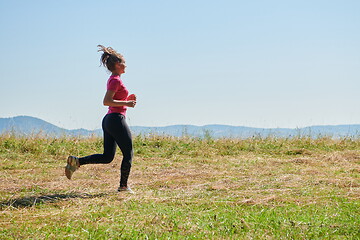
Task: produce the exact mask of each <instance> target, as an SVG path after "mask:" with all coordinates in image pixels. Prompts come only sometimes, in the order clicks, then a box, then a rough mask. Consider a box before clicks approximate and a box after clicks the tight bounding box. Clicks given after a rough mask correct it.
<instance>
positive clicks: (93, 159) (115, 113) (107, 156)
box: [65, 45, 136, 192]
mask: <svg viewBox="0 0 360 240" xmlns="http://www.w3.org/2000/svg"><path fill="white" fill-rule="evenodd" d="M98 47H99V50H98V52H103V53H102V55H101V64H102V65H104V66H106V67H107V69H108V70H109V71H110V72H111V73H112V74H111V76H110V78H109V80H108V81H107V91H106V94H105V97H104V101H103V104H104V105H105V106H108V107H109V110H108V113H107V114H106V115H105V117H104V118H103V121H102V129H103V132H104V153H103V154H94V155H90V156H86V157H81V158H78V157H74V156H69V157H68V159H67V165H66V167H65V175H66V177H67V178H68V179H71V176H72V174H73V173H74V172H75V171H76V170H77V169H78V168H79V167H80V166H81V165H84V164H98V163H103V164H106V163H110V162H112V160H113V159H114V156H115V152H116V144H117V145H118V146H119V147H120V149H121V152H122V154H123V160H122V163H121V176H120V187H119V188H118V191H119V192H120V191H129V192H132V191H131V189H130V187H129V186H128V178H129V174H130V168H131V163H132V158H133V147H132V139H131V133H130V129H129V127H128V125H127V124H126V122H125V115H126V109H127V107H132V108H133V107H135V105H136V96H135V95H134V94H131V95H128V94H129V92H128V90H127V89H126V87H125V86H124V84H123V82H122V81H121V78H120V77H121V74H123V73H125V68H126V65H125V59H124V57H123V56H122V55H121V54H119V53H117V52H116V51H115V50H114V49H112V48H111V47H107V48H106V47H104V46H102V45H98Z"/></svg>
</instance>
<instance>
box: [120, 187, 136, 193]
mask: <svg viewBox="0 0 360 240" xmlns="http://www.w3.org/2000/svg"><path fill="white" fill-rule="evenodd" d="M118 192H127V193H131V194H133V193H134V192H133V190H131V188H129V187H119V188H118Z"/></svg>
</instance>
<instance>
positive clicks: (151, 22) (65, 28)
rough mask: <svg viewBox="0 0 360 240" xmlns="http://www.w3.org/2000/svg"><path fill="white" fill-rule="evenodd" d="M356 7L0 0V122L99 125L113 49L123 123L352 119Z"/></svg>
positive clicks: (276, 123)
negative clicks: (106, 63)
mask: <svg viewBox="0 0 360 240" xmlns="http://www.w3.org/2000/svg"><path fill="white" fill-rule="evenodd" d="M359 12H360V1H355V0H353V1H350V0H343V1H340V0H338V1H331V0H311V1H309V0H302V1H289V0H286V1H285V0H284V1H278V0H272V1H259V0H254V1H241V0H233V1H230V0H224V1H209V0H206V1H203V0H198V1H195V0H183V1H171V0H166V1H165V0H164V1H156V0H154V1H145V0H142V1H141V0H134V1H122V0H117V1H91V0H89V1H85V0H84V1H74V0H62V1H51V0H46V1H45V0H43V1H40V0H32V1H29V0H23V1H18V0H11V1H10V0H8V1H4V0H0V48H1V55H0V69H1V71H0V84H1V87H0V100H1V108H0V117H12V116H17V115H30V116H34V117H39V118H42V119H44V120H46V121H49V122H51V123H53V124H56V125H58V126H61V127H65V128H69V129H73V128H87V129H95V128H100V126H101V120H102V117H103V116H104V114H105V113H106V111H107V110H106V107H104V106H102V99H103V96H104V94H105V84H106V80H107V78H108V73H107V72H106V70H105V69H104V68H102V67H99V63H100V62H99V58H100V54H99V53H97V47H96V46H97V45H98V44H103V45H105V46H112V47H113V48H115V49H117V50H118V51H119V52H121V53H123V55H124V56H125V58H126V61H127V65H128V68H127V73H126V74H124V75H123V77H122V78H123V81H124V83H125V85H126V86H127V88H128V89H129V90H130V92H131V93H136V94H137V95H138V105H137V107H136V108H135V109H129V110H128V120H129V124H130V126H135V125H142V126H165V125H172V124H194V125H205V124H229V125H236V126H254V127H303V126H309V125H324V124H351V123H360V111H359V103H360V94H359V88H360V14H359Z"/></svg>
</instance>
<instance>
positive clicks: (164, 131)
mask: <svg viewBox="0 0 360 240" xmlns="http://www.w3.org/2000/svg"><path fill="white" fill-rule="evenodd" d="M130 128H131V131H132V132H133V134H134V135H139V134H141V135H149V134H154V135H168V136H175V137H180V136H194V137H212V138H222V137H226V138H249V137H254V136H259V137H268V136H274V137H296V136H309V137H314V138H316V137H321V136H330V137H334V138H338V137H356V138H358V137H360V124H354V125H335V126H331V125H328V126H310V127H305V128H297V129H291V128H251V127H242V126H229V125H205V126H194V125H172V126H166V127H141V126H132V127H130ZM1 133H14V134H16V135H33V134H42V135H46V136H53V137H60V136H83V137H87V136H94V135H95V136H102V130H101V129H98V130H94V131H90V130H86V129H75V130H68V129H64V128H60V127H57V126H55V125H53V124H51V123H48V122H46V121H44V120H41V119H39V118H34V117H29V116H18V117H12V118H0V134H1Z"/></svg>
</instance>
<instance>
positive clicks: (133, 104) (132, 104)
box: [126, 100, 136, 108]
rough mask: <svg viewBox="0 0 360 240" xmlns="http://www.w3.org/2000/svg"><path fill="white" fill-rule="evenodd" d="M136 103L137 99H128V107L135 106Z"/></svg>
mask: <svg viewBox="0 0 360 240" xmlns="http://www.w3.org/2000/svg"><path fill="white" fill-rule="evenodd" d="M135 105H136V101H134V100H131V101H126V106H127V107H132V108H133V107H135Z"/></svg>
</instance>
